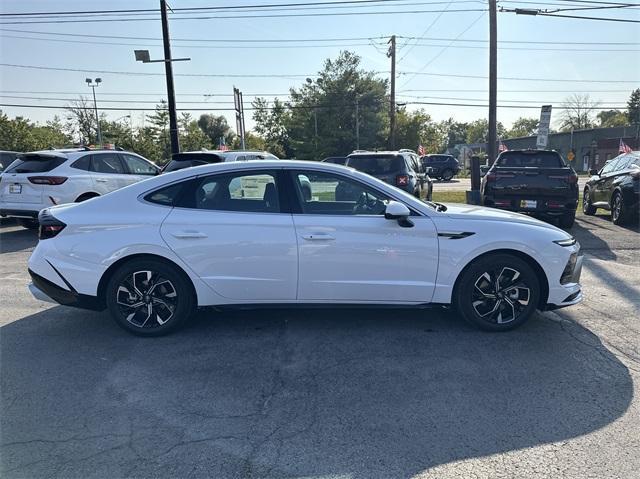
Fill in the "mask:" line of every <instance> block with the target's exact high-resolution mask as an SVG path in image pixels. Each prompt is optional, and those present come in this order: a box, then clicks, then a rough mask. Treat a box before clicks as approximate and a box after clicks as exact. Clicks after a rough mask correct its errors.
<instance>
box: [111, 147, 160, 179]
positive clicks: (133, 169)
mask: <svg viewBox="0 0 640 479" xmlns="http://www.w3.org/2000/svg"><path fill="white" fill-rule="evenodd" d="M120 158H122V160H123V161H124V165H125V167H126V169H127V178H126V181H127V184H133V183H136V182H138V181H141V180H144V179H147V178H149V177H151V176H155V175H157V174H158V171H159V168H158V167H157V166H155V165H154V164H153V163H151V162H150V161H147V160H145V159H143V158H140V157H138V156H134V155H130V154H128V153H120Z"/></svg>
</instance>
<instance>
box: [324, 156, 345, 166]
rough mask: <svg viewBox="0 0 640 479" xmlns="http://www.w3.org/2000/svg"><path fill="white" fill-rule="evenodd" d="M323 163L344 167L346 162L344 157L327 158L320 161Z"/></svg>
mask: <svg viewBox="0 0 640 479" xmlns="http://www.w3.org/2000/svg"><path fill="white" fill-rule="evenodd" d="M322 162H323V163H332V164H334V165H344V164H345V163H346V162H347V157H346V156H329V157H328V158H325V159H324V160H322Z"/></svg>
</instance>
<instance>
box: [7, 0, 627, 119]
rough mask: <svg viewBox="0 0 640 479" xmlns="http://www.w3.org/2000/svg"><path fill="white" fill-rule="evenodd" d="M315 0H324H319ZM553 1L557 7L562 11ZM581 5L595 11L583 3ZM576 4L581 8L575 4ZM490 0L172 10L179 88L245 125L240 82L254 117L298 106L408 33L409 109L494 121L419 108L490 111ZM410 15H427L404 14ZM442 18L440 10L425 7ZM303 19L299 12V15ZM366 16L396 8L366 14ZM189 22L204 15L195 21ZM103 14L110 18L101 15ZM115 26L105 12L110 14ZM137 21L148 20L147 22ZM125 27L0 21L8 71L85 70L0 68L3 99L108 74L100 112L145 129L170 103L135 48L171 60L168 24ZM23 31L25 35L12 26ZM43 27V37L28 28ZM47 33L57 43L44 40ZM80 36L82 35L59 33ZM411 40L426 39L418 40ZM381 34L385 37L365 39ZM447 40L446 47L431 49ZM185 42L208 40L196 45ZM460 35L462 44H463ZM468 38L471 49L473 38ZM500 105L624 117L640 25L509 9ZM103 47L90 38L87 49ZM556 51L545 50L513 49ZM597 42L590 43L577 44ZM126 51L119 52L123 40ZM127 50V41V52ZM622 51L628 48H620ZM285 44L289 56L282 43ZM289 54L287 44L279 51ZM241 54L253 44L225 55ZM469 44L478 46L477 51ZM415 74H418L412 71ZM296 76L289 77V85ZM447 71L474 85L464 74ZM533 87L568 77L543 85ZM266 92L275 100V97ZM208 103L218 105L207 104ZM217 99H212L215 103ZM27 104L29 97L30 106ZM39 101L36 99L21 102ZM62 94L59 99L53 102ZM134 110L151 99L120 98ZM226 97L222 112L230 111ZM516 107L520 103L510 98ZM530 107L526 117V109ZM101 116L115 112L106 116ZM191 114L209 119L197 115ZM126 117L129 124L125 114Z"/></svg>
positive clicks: (71, 87)
mask: <svg viewBox="0 0 640 479" xmlns="http://www.w3.org/2000/svg"><path fill="white" fill-rule="evenodd" d="M315 1H317V0H315ZM554 1H555V3H553V2H554ZM274 3H304V1H303V0H291V1H284V0H241V1H239V2H234V1H231V0H217V1H214V0H171V1H169V5H170V6H171V7H173V8H181V7H206V6H224V5H227V6H230V5H258V4H274ZM583 3H584V2H583ZM638 3H639V4H640V2H638ZM575 4H576V2H573V5H572V6H575ZM158 5H159V0H136V1H132V0H110V1H109V2H104V1H101V2H97V1H87V0H59V1H54V0H46V1H45V0H1V1H0V13H1V14H8V13H19V12H43V11H44V12H51V11H74V10H79V11H86V10H104V9H108V10H112V9H131V8H141V9H143V8H158ZM556 5H563V7H568V6H570V3H569V2H562V1H558V0H545V1H535V0H533V1H532V0H528V1H500V2H499V6H502V7H505V8H514V7H517V6H519V7H524V8H553V7H554V6H556ZM486 6H487V3H486V2H485V1H471V0H469V1H443V0H422V1H420V0H401V1H398V2H395V3H394V2H388V4H387V5H381V4H380V3H372V4H369V5H368V6H362V5H360V6H351V5H341V6H340V8H337V9H336V8H334V10H331V11H332V12H341V13H348V12H353V11H357V12H358V13H359V15H353V16H349V15H342V16H335V15H331V16H313V17H312V16H309V17H293V18H292V17H285V18H264V15H274V14H283V13H291V12H290V11H285V10H281V11H272V12H269V13H266V12H264V11H262V12H258V11H253V12H251V13H245V14H244V15H254V16H257V17H259V18H221V17H230V16H237V15H238V13H237V12H233V11H225V12H220V11H218V12H211V11H207V12H203V13H201V14H198V15H197V16H199V17H207V18H205V19H185V18H183V17H185V15H184V14H180V13H170V16H169V22H170V32H171V37H172V39H174V41H173V44H172V54H173V57H174V58H180V57H190V58H191V60H190V61H184V62H176V63H174V73H175V74H176V76H175V90H176V95H177V105H178V109H179V110H181V111H188V110H189V108H210V111H209V112H210V113H213V114H224V115H225V116H226V117H227V119H228V121H229V124H230V125H232V126H235V118H234V116H233V112H231V111H220V110H218V109H220V108H232V107H233V96H232V90H233V87H234V86H236V87H238V88H239V89H240V90H241V91H242V92H243V95H244V103H245V108H246V109H248V108H250V106H251V105H250V101H251V100H252V99H253V97H254V95H261V96H267V97H268V98H272V97H273V95H274V94H276V95H277V96H278V97H279V98H281V99H286V98H287V93H288V91H289V88H290V87H296V86H299V85H301V84H302V82H303V81H304V79H305V77H307V76H309V77H312V76H313V75H314V74H315V73H317V72H318V71H319V70H320V69H321V68H322V65H323V63H324V61H325V60H326V59H327V58H335V57H336V56H337V55H338V54H339V52H340V50H344V49H348V50H351V51H353V52H355V53H357V54H358V55H360V56H361V57H362V66H363V68H365V69H367V70H373V71H378V72H382V73H380V74H379V77H380V78H389V69H390V61H389V59H388V58H387V57H386V45H385V42H386V40H387V39H388V38H389V37H390V36H391V35H393V34H395V35H398V36H399V38H398V54H397V59H398V64H397V70H398V76H397V80H396V81H397V91H398V92H397V95H398V98H397V101H398V102H409V104H408V106H407V108H408V109H416V108H424V109H425V110H426V111H427V112H428V113H429V114H430V115H431V116H432V117H433V119H434V120H437V121H440V120H444V119H447V118H453V119H454V120H456V121H472V120H474V119H477V118H486V116H487V108H486V107H484V106H479V107H468V106H439V105H415V104H410V103H411V102H431V103H471V104H476V105H485V104H486V103H487V97H488V93H487V87H488V81H487V79H486V78H487V72H488V50H487V45H488V44H487V42H486V41H487V39H488V30H489V17H488V13H486V12H483V11H465V12H459V11H457V10H482V9H486ZM321 8H325V7H315V9H314V10H308V12H309V13H323V12H327V10H326V9H325V10H322V9H321ZM399 10H411V11H413V12H416V11H420V13H403V14H394V13H392V12H394V11H399ZM428 10H440V11H441V10H445V12H444V13H442V12H425V11H428ZM298 12H299V10H298ZM366 12H386V13H384V14H372V15H368V14H366ZM568 13H570V14H576V15H578V14H582V15H592V16H598V17H612V18H624V19H635V20H640V8H639V9H623V10H619V9H615V10H595V11H594V10H592V11H586V12H568ZM191 16H194V15H193V14H192V15H191ZM101 18H102V19H104V18H105V17H101ZM107 18H108V17H107ZM138 18H139V17H138ZM127 20H134V21H111V22H104V21H100V22H92V23H89V22H81V21H73V22H70V23H57V24H50V23H39V24H28V25H27V24H9V22H13V21H25V19H24V18H21V19H19V20H16V19H15V18H10V17H7V16H6V15H4V16H2V17H0V58H1V62H0V63H2V64H11V65H30V66H40V67H49V68H66V69H72V70H80V71H53V70H38V69H26V68H19V67H15V66H5V65H2V66H0V95H2V96H1V97H0V103H4V104H28V105H35V106H38V107H42V106H44V105H54V106H64V105H65V104H66V103H67V102H66V101H65V100H66V99H77V98H78V97H79V95H81V94H82V95H85V96H87V97H89V96H90V95H91V89H90V88H89V87H88V86H87V85H86V83H85V78H87V77H91V78H95V77H100V78H101V79H102V83H101V84H100V86H99V87H98V88H97V89H96V95H97V101H98V108H99V109H100V108H102V107H107V106H109V107H112V108H118V107H120V108H123V109H122V110H121V111H108V112H106V113H107V116H108V118H109V119H112V120H115V119H118V118H121V119H122V117H125V116H126V115H131V120H132V123H133V125H134V126H135V127H138V126H141V125H142V124H143V122H144V112H141V111H133V110H130V108H153V106H154V104H155V103H157V102H159V101H160V100H161V99H165V98H166V84H165V77H164V75H163V72H164V67H163V65H162V64H160V63H155V64H142V63H140V62H136V61H135V59H134V54H133V50H134V49H148V50H150V53H151V57H152V58H161V57H162V54H163V51H162V46H161V43H160V41H159V40H153V39H156V38H157V39H160V38H161V24H160V21H159V20H157V19H155V18H152V19H150V20H149V21H140V20H136V19H135V17H133V16H131V17H130V18H127ZM15 30H20V31H15ZM31 32H38V33H31ZM42 32H47V33H48V34H45V33H42ZM51 33H58V34H74V35H80V36H64V35H58V36H56V35H51ZM85 35H109V36H130V37H148V38H151V39H152V40H141V39H113V38H111V39H109V38H100V37H95V36H94V37H90V36H85ZM402 37H418V38H419V39H418V40H417V42H418V44H416V45H414V43H415V42H416V40H413V43H412V41H411V40H408V39H407V38H402ZM328 38H363V39H365V40H357V41H356V40H343V41H338V42H309V43H301V42H299V41H296V42H283V43H276V42H273V40H292V39H294V40H299V39H328ZM370 38H373V39H374V40H368V39H370ZM433 38H444V39H446V40H432V39H433ZM182 39H197V40H198V41H196V42H185V41H181V40H182ZM206 40H259V41H260V42H256V43H248V42H244V43H240V42H235V43H233V42H232V43H225V44H224V45H226V46H220V45H221V44H220V43H215V42H206ZM452 40H455V41H452ZM463 40H468V41H466V42H463ZM498 40H499V42H500V44H499V51H498V77H516V78H524V79H526V80H508V79H503V80H499V82H498V103H499V104H504V105H509V104H511V105H513V104H516V105H519V107H517V108H499V109H498V121H500V122H502V123H503V124H504V125H505V126H507V127H508V126H510V125H511V123H512V122H513V121H514V120H515V119H517V118H518V117H521V116H525V117H534V118H537V117H538V116H539V107H540V106H541V105H543V104H552V105H555V106H557V107H559V106H560V105H561V104H562V102H563V100H564V99H565V98H566V97H567V96H569V95H571V94H573V93H579V94H584V93H588V94H590V96H591V98H592V99H593V100H596V101H599V102H601V106H607V107H608V106H614V107H619V108H624V106H625V104H626V101H627V99H628V97H629V94H630V92H631V91H632V90H633V89H635V88H639V87H640V23H618V22H604V21H593V20H581V19H570V18H556V17H541V16H525V15H515V14H513V13H498ZM76 42H92V43H76ZM512 42H547V43H536V44H532V43H512ZM581 42H582V43H588V44H586V45H579V44H576V43H581ZM119 43H120V44H119ZM122 43H124V44H122ZM616 43H617V45H616ZM274 45H275V46H278V48H274ZM282 46H285V47H286V48H282ZM228 47H242V48H228ZM469 47H472V48H469ZM86 70H105V71H115V72H136V73H144V74H145V75H126V74H117V73H92V72H87V71H86ZM407 72H419V73H421V74H419V75H414V74H408V73H407ZM190 74H208V75H220V76H218V77H198V76H182V75H190ZM256 74H257V75H280V76H279V77H275V78H269V77H266V78H263V77H259V78H256V77H230V76H229V75H256ZM288 75H292V76H288ZM446 75H463V76H476V77H479V78H459V77H455V76H446ZM532 79H560V80H563V81H553V82H552V81H540V80H532ZM265 94H267V95H265ZM207 95H209V96H207ZM210 95H215V96H210ZM20 97H23V98H20ZM24 97H28V98H24ZM52 99H57V100H52ZM122 100H126V101H128V102H142V103H118V101H122ZM220 102H222V103H220ZM510 102H511V103H510ZM525 106H526V107H530V108H524V107H525ZM0 108H1V109H2V110H3V111H4V112H5V113H6V114H8V115H9V116H10V117H13V116H17V115H20V116H24V117H27V118H30V119H31V120H33V121H38V122H45V121H47V120H49V119H51V118H53V116H54V115H59V116H60V117H61V118H64V116H65V112H64V110H63V109H60V108H59V109H44V108H25V107H6V106H0ZM101 111H104V110H101ZM191 113H192V114H193V115H194V117H197V116H198V115H199V114H201V113H203V112H202V111H192V112H191ZM554 113H555V115H554V116H553V117H552V123H555V124H557V121H558V116H559V115H558V114H559V109H556V110H554ZM123 120H124V121H129V120H128V119H127V118H124V119H123ZM246 123H247V127H248V128H251V127H252V126H253V121H252V120H251V111H249V110H248V111H246Z"/></svg>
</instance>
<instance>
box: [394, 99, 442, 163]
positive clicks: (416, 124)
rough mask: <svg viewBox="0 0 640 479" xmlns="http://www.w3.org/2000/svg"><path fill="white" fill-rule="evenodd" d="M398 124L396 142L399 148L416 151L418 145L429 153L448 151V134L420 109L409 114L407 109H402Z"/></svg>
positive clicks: (399, 112)
mask: <svg viewBox="0 0 640 479" xmlns="http://www.w3.org/2000/svg"><path fill="white" fill-rule="evenodd" d="M396 123H397V132H396V142H397V145H398V147H399V148H411V149H414V150H415V149H417V148H418V145H422V146H424V147H425V149H426V150H427V152H428V153H440V152H442V151H444V149H446V145H447V135H446V132H445V131H443V129H442V127H441V125H440V124H438V123H435V122H434V121H433V120H432V119H431V116H430V115H429V114H428V113H427V112H426V111H424V110H422V109H420V110H417V111H413V112H408V111H407V110H406V109H405V108H400V109H399V111H398V112H397V115H396Z"/></svg>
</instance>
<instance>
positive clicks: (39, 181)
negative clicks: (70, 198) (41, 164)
mask: <svg viewBox="0 0 640 479" xmlns="http://www.w3.org/2000/svg"><path fill="white" fill-rule="evenodd" d="M28 179H29V181H30V182H31V183H33V184H34V185H61V184H62V183H64V182H65V181H67V177H66V176H29V178H28Z"/></svg>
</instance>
